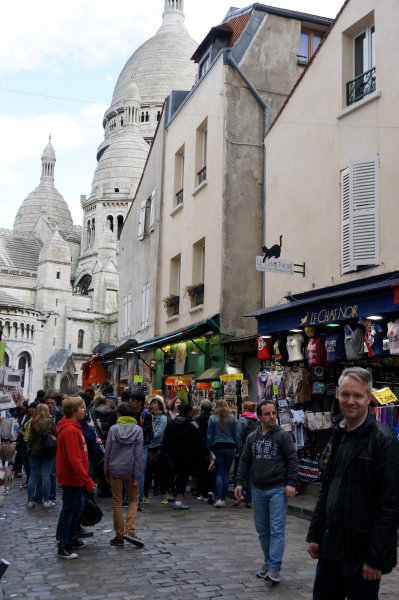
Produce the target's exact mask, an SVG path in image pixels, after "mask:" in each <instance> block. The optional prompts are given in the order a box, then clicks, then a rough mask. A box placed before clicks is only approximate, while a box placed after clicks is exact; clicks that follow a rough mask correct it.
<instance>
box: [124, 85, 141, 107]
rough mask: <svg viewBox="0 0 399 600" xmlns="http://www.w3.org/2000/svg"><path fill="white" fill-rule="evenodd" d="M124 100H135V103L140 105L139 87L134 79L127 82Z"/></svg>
mask: <svg viewBox="0 0 399 600" xmlns="http://www.w3.org/2000/svg"><path fill="white" fill-rule="evenodd" d="M125 102H136V103H137V104H139V105H141V96H140V92H139V88H138V87H137V85H136V84H135V82H134V81H132V82H131V83H130V84H129V87H128V89H127V93H126V98H125Z"/></svg>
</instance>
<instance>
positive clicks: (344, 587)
mask: <svg viewBox="0 0 399 600" xmlns="http://www.w3.org/2000/svg"><path fill="white" fill-rule="evenodd" d="M379 587H380V580H379V579H377V580H375V581H366V580H365V579H363V577H362V575H361V573H359V575H354V576H351V577H345V576H344V575H343V573H342V564H341V562H340V561H339V560H326V559H323V558H320V559H319V561H318V563H317V568H316V578H315V582H314V587H313V600H344V599H345V598H347V599H348V600H378V589H379Z"/></svg>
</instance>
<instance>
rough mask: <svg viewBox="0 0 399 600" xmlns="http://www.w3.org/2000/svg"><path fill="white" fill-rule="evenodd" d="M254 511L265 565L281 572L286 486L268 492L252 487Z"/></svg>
mask: <svg viewBox="0 0 399 600" xmlns="http://www.w3.org/2000/svg"><path fill="white" fill-rule="evenodd" d="M252 510H253V515H254V521H255V529H256V532H257V534H258V536H259V541H260V545H261V547H262V550H263V554H264V557H265V563H267V565H268V566H269V567H272V568H274V569H277V570H278V571H279V570H280V569H281V563H282V560H283V554H284V545H285V521H286V516H287V496H286V495H285V491H284V486H280V487H276V488H272V489H268V490H261V489H260V488H257V487H255V486H252Z"/></svg>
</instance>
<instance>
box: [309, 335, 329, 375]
mask: <svg viewBox="0 0 399 600" xmlns="http://www.w3.org/2000/svg"><path fill="white" fill-rule="evenodd" d="M306 352H307V357H308V365H309V367H319V366H323V365H325V364H326V348H325V346H324V339H323V338H322V337H321V336H320V335H316V336H315V337H312V338H310V339H309V340H308V345H307V348H306Z"/></svg>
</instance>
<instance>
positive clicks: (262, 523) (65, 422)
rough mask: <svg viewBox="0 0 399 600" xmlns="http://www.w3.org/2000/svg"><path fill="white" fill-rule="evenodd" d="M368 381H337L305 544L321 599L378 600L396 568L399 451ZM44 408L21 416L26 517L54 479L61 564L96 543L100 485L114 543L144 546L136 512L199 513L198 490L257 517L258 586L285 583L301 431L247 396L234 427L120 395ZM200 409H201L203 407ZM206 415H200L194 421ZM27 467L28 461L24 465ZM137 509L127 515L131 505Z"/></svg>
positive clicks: (217, 407) (224, 411)
mask: <svg viewBox="0 0 399 600" xmlns="http://www.w3.org/2000/svg"><path fill="white" fill-rule="evenodd" d="M371 385H372V380H371V376H370V373H369V372H368V371H366V370H365V369H362V368H359V367H352V368H348V369H346V370H345V371H344V372H343V374H342V376H341V378H340V381H339V404H340V408H341V415H340V418H339V420H338V421H337V423H336V424H335V426H334V429H333V435H332V440H331V443H330V444H329V452H328V455H327V458H326V467H325V475H324V479H323V482H322V487H321V491H320V495H319V500H318V503H317V505H316V509H315V513H314V517H313V519H312V522H311V525H310V528H309V532H308V536H307V541H308V543H309V546H308V553H309V555H310V556H311V557H312V558H314V559H317V560H318V566H317V570H316V579H315V584H314V593H313V598H314V600H340V599H342V600H344V599H345V598H347V599H348V600H375V599H377V598H378V590H379V585H380V580H381V576H382V575H383V574H384V573H388V572H390V571H391V570H392V569H393V567H394V566H395V565H396V532H397V524H398V516H399V508H398V507H399V478H398V477H397V473H398V470H399V442H398V440H397V439H396V437H395V435H394V434H393V432H392V431H391V430H390V429H389V428H388V427H386V426H384V425H381V423H378V422H377V421H376V420H375V418H374V416H373V413H372V411H370V410H369V404H370V401H371V389H372V388H371ZM60 400H61V399H60V398H59V397H57V396H55V395H47V396H46V395H43V394H41V393H40V394H39V393H38V397H37V399H36V400H35V402H33V403H32V404H30V405H29V406H28V405H26V406H25V408H24V410H23V411H20V415H19V421H20V430H19V431H20V435H19V444H18V447H19V456H20V459H19V460H20V462H21V463H22V464H23V466H24V471H25V474H26V481H25V482H23V483H22V484H21V488H22V489H24V488H27V506H28V508H29V509H32V508H34V507H35V505H36V503H38V502H41V503H42V504H43V506H44V507H45V508H51V507H52V506H54V503H55V501H56V493H57V482H58V485H59V486H61V488H62V508H61V512H60V514H59V520H58V526H57V531H56V539H57V544H58V550H57V556H58V557H60V558H64V559H69V560H70V559H75V558H78V554H77V553H76V552H75V551H74V550H76V549H79V548H81V547H83V546H84V545H85V543H84V541H83V539H82V538H84V537H87V536H89V535H92V532H88V531H87V530H85V529H84V528H83V527H82V525H81V514H82V510H83V506H84V502H85V498H87V497H89V498H90V497H92V495H93V490H94V489H95V488H97V493H98V495H99V496H109V497H112V508H113V521H114V529H115V535H114V537H113V538H112V539H111V540H110V544H111V545H112V546H123V545H124V544H125V542H130V543H132V544H134V545H136V546H138V547H141V546H143V545H144V543H143V541H142V539H141V538H140V537H139V536H138V535H137V533H136V521H137V512H138V511H141V510H143V509H145V507H146V505H148V504H151V503H152V502H156V501H157V500H159V501H160V503H161V504H165V505H167V504H169V503H173V508H174V509H175V510H177V511H184V510H187V509H189V508H190V506H189V503H187V501H186V497H187V493H190V492H191V493H192V494H194V496H195V497H196V498H197V500H198V501H201V502H207V503H209V504H211V505H213V506H214V507H215V508H217V509H222V508H224V507H226V499H227V497H228V490H229V485H230V483H233V485H234V496H233V499H232V500H231V506H232V507H234V506H238V505H239V504H240V503H241V502H245V506H246V507H248V508H252V510H253V518H254V524H255V529H256V532H257V534H258V537H259V542H260V546H261V549H262V552H263V556H264V564H263V566H262V567H261V568H260V569H258V571H257V572H256V576H257V577H259V578H263V579H266V580H268V581H270V582H272V583H278V582H279V581H280V570H281V566H282V560H283V554H284V547H285V527H286V513H287V499H288V498H290V497H294V496H295V495H296V493H297V491H296V485H297V470H298V458H297V452H296V449H295V445H294V441H293V438H292V435H291V433H289V432H286V431H284V430H282V429H281V428H280V427H279V425H278V410H277V407H276V405H275V403H273V402H271V401H266V402H263V403H262V404H260V405H258V406H256V405H255V403H253V402H250V401H249V400H248V399H247V398H245V399H243V400H244V401H243V411H242V413H241V415H240V416H239V418H236V416H235V414H234V413H233V411H232V410H231V409H230V407H229V405H228V403H227V402H226V401H225V400H223V399H220V400H217V401H215V400H213V399H212V400H213V401H210V400H204V401H203V402H202V403H201V405H200V407H199V409H198V408H196V407H193V406H191V404H188V403H184V402H181V400H180V399H175V400H174V401H172V402H170V403H169V405H168V406H166V404H165V401H164V398H163V397H162V396H160V395H155V396H154V397H152V398H151V399H150V401H149V403H148V402H147V400H146V397H145V396H144V394H143V393H142V392H141V391H136V392H131V391H130V390H126V391H124V392H123V393H122V396H121V398H120V399H119V398H117V397H116V395H115V394H114V390H113V388H105V389H104V390H103V391H102V394H101V395H100V396H97V397H94V392H93V391H92V390H86V391H85V392H81V393H79V395H77V396H75V397H66V398H64V399H63V401H62V407H60V406H59V404H60ZM195 409H196V410H195ZM195 412H196V413H197V414H195ZM16 462H17V461H16ZM124 506H125V507H127V510H126V511H125V512H124V510H123V507H124Z"/></svg>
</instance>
